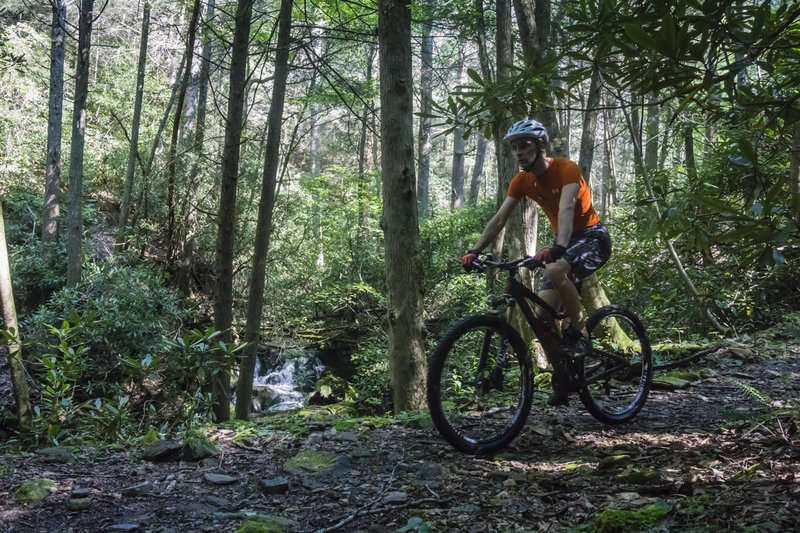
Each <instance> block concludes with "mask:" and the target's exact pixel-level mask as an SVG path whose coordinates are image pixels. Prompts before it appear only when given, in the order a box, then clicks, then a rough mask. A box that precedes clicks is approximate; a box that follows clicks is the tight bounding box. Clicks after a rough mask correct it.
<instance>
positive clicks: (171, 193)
mask: <svg viewBox="0 0 800 533" xmlns="http://www.w3.org/2000/svg"><path fill="white" fill-rule="evenodd" d="M199 17H200V0H194V5H193V6H192V15H191V19H190V21H189V34H188V35H189V38H188V39H187V41H186V69H185V70H184V71H183V80H182V81H181V87H180V90H178V102H177V105H176V106H175V118H174V119H173V120H172V137H171V139H170V143H169V160H168V171H169V173H168V177H167V264H168V265H170V264H171V263H172V261H173V260H174V259H175V257H174V253H175V217H176V214H175V213H176V209H175V173H176V166H177V159H178V134H179V132H180V128H181V117H182V116H183V103H184V101H185V100H186V88H187V87H188V86H189V79H190V78H191V77H192V62H193V60H194V41H195V38H196V35H197V19H198V18H199Z"/></svg>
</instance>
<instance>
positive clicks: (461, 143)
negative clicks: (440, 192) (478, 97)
mask: <svg viewBox="0 0 800 533" xmlns="http://www.w3.org/2000/svg"><path fill="white" fill-rule="evenodd" d="M466 53H467V51H466V46H465V45H464V43H463V42H460V43H458V60H457V62H456V68H455V71H456V80H457V82H456V83H457V84H458V85H463V84H464V83H465V81H466V80H465V79H464V76H465V73H466V70H465V68H464V67H465V62H466ZM459 115H460V113H459ZM460 120H461V118H460V116H459V123H458V125H457V126H456V129H454V130H453V166H452V174H451V181H450V191H451V196H450V209H461V208H462V207H464V152H465V151H466V145H467V144H466V141H465V140H464V133H465V131H466V128H465V126H464V125H463V124H462V123H461V122H460Z"/></svg>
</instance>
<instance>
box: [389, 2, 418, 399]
mask: <svg viewBox="0 0 800 533" xmlns="http://www.w3.org/2000/svg"><path fill="white" fill-rule="evenodd" d="M378 47H379V56H380V72H381V75H380V78H381V171H382V174H383V197H384V202H383V216H382V217H381V227H382V228H383V232H384V245H385V250H386V289H387V315H388V323H389V375H390V383H391V387H392V397H393V400H394V410H395V412H396V413H399V412H401V411H406V410H411V409H420V408H422V407H424V406H425V375H426V373H425V342H424V339H423V321H422V263H421V261H420V257H419V251H418V250H419V227H418V213H417V200H416V194H415V193H416V183H415V180H414V133H413V87H412V82H413V79H414V77H413V73H412V70H411V11H410V9H409V5H408V2H407V1H406V0H379V2H378Z"/></svg>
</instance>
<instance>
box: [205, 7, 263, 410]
mask: <svg viewBox="0 0 800 533" xmlns="http://www.w3.org/2000/svg"><path fill="white" fill-rule="evenodd" d="M252 14H253V0H238V3H237V10H236V25H235V30H234V36H233V46H232V49H231V72H230V84H229V93H228V112H227V115H226V116H227V120H226V124H225V144H224V147H223V149H222V183H221V189H220V199H219V215H218V217H219V218H218V219H217V220H218V229H217V250H216V252H217V258H216V276H217V281H216V294H215V301H214V327H215V328H216V329H217V330H218V331H220V332H221V335H220V339H221V340H222V341H223V342H225V343H226V344H231V342H232V341H233V332H232V331H231V328H232V327H233V244H234V239H235V235H234V232H235V230H236V221H235V218H236V217H235V215H236V184H237V181H238V179H239V151H240V147H241V140H242V116H243V114H244V96H245V89H246V85H247V54H248V50H249V44H250V21H251V18H252ZM216 363H217V364H218V365H219V368H220V371H219V372H218V373H217V374H216V375H214V377H213V381H212V386H211V389H212V390H211V394H212V399H213V402H214V415H215V416H216V419H217V421H218V422H225V421H227V420H228V419H230V416H231V411H230V397H231V394H230V388H231V385H230V383H231V382H230V373H229V369H230V364H231V361H229V360H228V356H227V355H226V354H224V353H220V354H218V355H217V361H216Z"/></svg>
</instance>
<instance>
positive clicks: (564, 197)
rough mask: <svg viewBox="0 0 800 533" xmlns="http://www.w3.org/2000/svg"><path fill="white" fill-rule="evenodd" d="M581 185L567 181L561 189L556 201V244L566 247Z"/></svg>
mask: <svg viewBox="0 0 800 533" xmlns="http://www.w3.org/2000/svg"><path fill="white" fill-rule="evenodd" d="M580 188H581V186H580V185H578V184H577V183H568V184H566V185H564V187H563V188H562V189H561V199H560V200H559V202H558V237H557V239H556V244H559V245H561V246H563V247H564V248H566V247H567V246H568V245H569V240H570V238H571V237H572V223H573V220H574V216H575V204H576V203H577V202H578V191H579V190H580Z"/></svg>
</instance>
